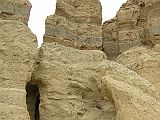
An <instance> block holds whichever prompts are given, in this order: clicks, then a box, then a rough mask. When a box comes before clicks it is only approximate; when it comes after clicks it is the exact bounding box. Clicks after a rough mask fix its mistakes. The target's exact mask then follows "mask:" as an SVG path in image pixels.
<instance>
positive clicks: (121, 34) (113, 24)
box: [103, 0, 160, 58]
mask: <svg viewBox="0 0 160 120" xmlns="http://www.w3.org/2000/svg"><path fill="white" fill-rule="evenodd" d="M159 5H160V1H159V0H154V1H153V0H128V1H127V2H126V3H125V4H123V5H122V7H121V8H120V10H119V11H118V12H117V15H116V17H115V18H114V19H112V20H110V21H106V22H105V23H104V25H103V50H104V52H105V53H106V54H107V55H108V56H109V57H111V58H112V57H113V56H115V57H117V56H118V55H119V54H120V53H122V52H124V51H126V50H128V49H129V48H131V47H134V46H149V47H153V45H155V44H159V43H160V29H159V26H160V25H159V20H160V12H159V10H160V7H159Z"/></svg>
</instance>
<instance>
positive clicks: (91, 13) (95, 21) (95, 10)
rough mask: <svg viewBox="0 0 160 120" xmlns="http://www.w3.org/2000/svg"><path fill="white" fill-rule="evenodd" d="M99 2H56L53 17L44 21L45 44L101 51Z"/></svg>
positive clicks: (74, 0)
mask: <svg viewBox="0 0 160 120" xmlns="http://www.w3.org/2000/svg"><path fill="white" fill-rule="evenodd" d="M101 21H102V18H101V5H100V1H99V0H81V1H77V0H57V8H56V12H55V15H51V16H49V17H48V18H47V20H46V32H45V36H44V41H45V42H57V43H59V44H62V45H65V46H70V47H74V48H78V49H100V50H101V49H102V27H101Z"/></svg>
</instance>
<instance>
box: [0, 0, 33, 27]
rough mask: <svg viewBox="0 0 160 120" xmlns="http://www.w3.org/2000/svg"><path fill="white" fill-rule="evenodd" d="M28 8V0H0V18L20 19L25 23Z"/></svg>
mask: <svg viewBox="0 0 160 120" xmlns="http://www.w3.org/2000/svg"><path fill="white" fill-rule="evenodd" d="M30 8H31V4H30V3H29V1H28V0H1V1H0V19H3V20H16V21H21V22H23V23H24V24H26V25H27V22H28V20H29V13H30Z"/></svg>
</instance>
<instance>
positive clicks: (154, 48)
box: [153, 44, 160, 52]
mask: <svg viewBox="0 0 160 120" xmlns="http://www.w3.org/2000/svg"><path fill="white" fill-rule="evenodd" d="M153 50H154V51H156V52H160V44H156V45H155V46H154V47H153Z"/></svg>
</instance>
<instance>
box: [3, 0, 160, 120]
mask: <svg viewBox="0 0 160 120" xmlns="http://www.w3.org/2000/svg"><path fill="white" fill-rule="evenodd" d="M157 1H158V0H157ZM3 2H4V3H8V2H9V3H10V2H11V4H12V5H17V4H16V2H17V1H14V0H13V1H8V0H4V1H3ZM148 2H151V3H154V2H155V1H149V0H148ZM87 3H90V1H89V0H83V1H75V0H65V1H64V0H63V1H62V0H59V1H58V2H57V10H56V15H54V16H50V17H48V19H47V21H46V22H47V23H46V25H48V26H47V27H46V28H49V26H50V25H49V24H51V25H53V26H51V28H52V29H55V28H54V27H56V26H54V25H55V24H59V25H58V27H57V28H59V30H57V29H55V31H58V32H57V33H56V36H50V37H54V39H55V42H53V41H52V40H53V39H51V41H50V42H49V41H46V42H45V43H44V44H43V46H42V47H41V48H40V49H37V48H36V37H35V35H33V33H32V32H31V31H30V29H29V28H28V27H27V26H26V21H24V19H23V17H25V18H28V14H25V15H23V14H22V15H21V17H19V18H18V20H17V17H15V16H18V14H19V13H17V12H14V11H13V14H14V17H13V16H10V15H9V14H8V16H6V17H3V18H2V19H0V66H1V67H0V120H158V119H160V89H159V84H160V82H159V81H160V78H159V75H160V70H159V66H160V47H159V44H157V45H155V46H154V47H153V48H152V49H150V48H145V47H133V48H131V49H129V48H130V47H128V46H127V48H126V50H127V51H125V52H123V53H122V54H121V55H120V56H118V57H117V58H116V59H115V62H111V61H109V60H107V56H106V55H105V53H104V52H103V51H100V50H88V49H100V48H102V46H101V47H100V48H99V46H95V44H94V43H95V42H93V43H92V44H91V43H89V42H86V41H85V40H84V42H85V43H83V42H82V41H81V39H77V40H78V43H79V44H80V46H81V44H82V43H83V44H84V45H85V47H84V46H83V47H82V46H81V47H77V46H75V45H74V46H73V44H72V45H70V47H66V46H69V45H68V41H67V44H62V43H60V42H59V39H60V38H61V40H62V41H64V38H65V37H66V36H67V35H68V36H67V37H68V39H70V40H73V42H74V43H75V39H72V36H71V37H70V36H69V34H70V32H69V31H68V30H69V29H70V30H71V29H73V28H72V27H75V28H74V30H75V29H76V30H79V31H81V30H82V31H83V30H84V29H86V33H83V32H82V34H81V35H84V36H85V35H86V36H87V35H88V34H93V33H94V30H96V28H97V29H101V28H102V26H100V21H101V15H100V14H99V13H100V12H101V7H100V4H99V1H97V0H95V1H93V2H92V3H90V4H87ZM133 3H134V4H135V6H137V4H138V3H139V1H135V0H134V1H128V2H127V3H126V5H124V6H123V7H122V8H121V9H123V8H125V7H126V6H130V7H129V8H128V9H126V10H127V11H128V10H129V9H130V8H132V7H131V6H132V5H133ZM142 3H143V2H142ZM142 3H141V4H140V6H144V5H143V4H142ZM0 5H4V4H0ZM25 5H26V4H25ZM75 5H76V8H77V9H78V10H81V11H79V12H78V11H74V12H75V13H76V14H75V13H74V12H73V11H72V10H73V8H74V7H75ZM88 5H89V6H88ZM90 5H92V6H90ZM138 5H139V4H138ZM71 6H74V7H73V8H72V7H71ZM97 6H98V7H97ZM14 7H15V6H14ZM88 7H89V8H90V11H88ZM20 8H21V7H20ZM8 9H9V8H8V7H7V8H6V11H9V10H8ZM74 9H75V8H74ZM95 9H97V10H96V12H95V13H94V12H93V11H95ZM121 9H120V11H119V12H121ZM26 10H27V11H30V9H28V8H27V9H26ZM86 10H87V11H86ZM152 10H153V9H150V11H152ZM92 12H93V14H91V13H92ZM2 13H3V12H2ZM82 13H83V14H82ZM127 13H128V12H127ZM119 14H121V13H119ZM81 15H82V17H81ZM124 15H126V13H125V12H124ZM22 16H23V17H22ZM122 16H123V15H120V17H122ZM72 18H73V19H72ZM151 18H152V17H151ZM153 18H154V17H153ZM156 18H158V15H157V17H156ZM114 20H115V21H113V20H111V22H108V24H106V23H105V24H104V25H103V42H104V41H105V40H106V43H107V45H106V44H104V43H103V44H104V46H105V45H106V46H108V45H109V44H108V42H107V40H108V39H106V37H110V34H109V33H108V31H110V32H113V31H114V32H115V33H112V35H117V29H118V30H120V31H121V29H119V28H118V27H117V24H119V23H117V21H118V20H117V18H116V19H114ZM57 22H58V23H57ZM126 22H127V21H126ZM66 24H67V25H69V26H65V25H66ZM122 24H123V25H124V26H128V25H127V24H126V23H122ZM130 25H132V23H131V24H129V26H130ZM60 26H62V29H60ZM77 26H80V27H79V28H78V27H77ZM88 26H90V28H91V29H89V30H88V29H87V27H88ZM113 26H114V29H112V28H113ZM64 27H65V29H67V30H66V34H67V35H66V36H65V37H64V36H63V35H64V33H63V30H64ZM81 28H82V29H81ZM124 28H125V27H124ZM92 29H93V31H92ZM136 29H137V28H136ZM74 30H73V31H74ZM101 30H102V29H101ZM127 30H128V27H127ZM129 30H132V29H129ZM51 31H52V30H51ZM61 32H62V33H61ZM74 32H75V34H76V35H78V32H77V31H74ZM50 35H51V34H50ZM57 35H59V36H57ZM94 35H95V36H96V35H97V36H101V35H102V31H97V32H95V33H94ZM95 36H94V37H95ZM157 36H158V35H156V37H157ZM45 37H46V36H45ZM87 37H91V36H90V35H88V36H87ZM124 37H125V36H124ZM154 37H155V36H154ZM101 38H102V37H101ZM122 38H123V37H122ZM45 39H46V38H45ZM117 39H118V40H117V41H119V37H117ZM101 40H102V39H101ZM110 40H111V44H110V45H109V46H108V47H110V49H109V48H108V47H107V49H108V50H107V52H108V53H107V55H108V54H109V55H110V56H109V57H111V58H113V57H115V56H117V55H118V54H120V53H121V52H120V51H119V50H120V48H121V46H120V44H119V42H118V44H117V46H114V47H113V49H112V45H113V44H112V42H113V41H112V40H113V39H110ZM144 40H145V39H144ZM56 41H58V42H59V44H62V45H59V44H57V42H56ZM117 41H116V42H117ZM147 41H148V39H147ZM157 41H158V39H157ZM98 43H102V41H101V42H100V41H98ZM147 43H150V42H147ZM86 44H87V46H86ZM63 45H64V46H63ZM143 45H144V44H143ZM89 46H91V47H89ZM104 46H103V47H104ZM106 46H105V47H106ZM133 46H134V45H133ZM140 46H141V45H140ZM105 47H104V48H103V50H106V48H105ZM117 47H118V48H119V49H117ZM75 48H79V49H83V50H78V49H75ZM84 49H87V50H84ZM128 49H129V50H128ZM109 50H110V51H109ZM112 50H115V53H114V52H113V51H112Z"/></svg>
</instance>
